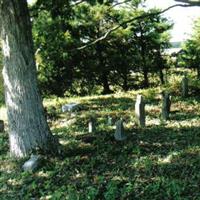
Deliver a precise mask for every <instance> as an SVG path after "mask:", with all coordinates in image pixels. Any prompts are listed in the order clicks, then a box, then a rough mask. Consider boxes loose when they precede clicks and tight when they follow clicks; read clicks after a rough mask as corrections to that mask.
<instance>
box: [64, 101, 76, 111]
mask: <svg viewBox="0 0 200 200" xmlns="http://www.w3.org/2000/svg"><path fill="white" fill-rule="evenodd" d="M79 109H80V104H78V103H69V104H65V105H63V106H62V112H74V111H78V110H79Z"/></svg>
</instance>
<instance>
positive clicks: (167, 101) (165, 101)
mask: <svg viewBox="0 0 200 200" xmlns="http://www.w3.org/2000/svg"><path fill="white" fill-rule="evenodd" d="M170 107H171V96H170V94H169V93H168V92H163V93H162V119H164V120H168V119H169V114H170Z"/></svg>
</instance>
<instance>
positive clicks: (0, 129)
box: [0, 120, 4, 132]
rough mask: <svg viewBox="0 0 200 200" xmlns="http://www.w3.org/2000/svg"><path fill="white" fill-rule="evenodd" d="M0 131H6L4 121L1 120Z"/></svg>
mask: <svg viewBox="0 0 200 200" xmlns="http://www.w3.org/2000/svg"><path fill="white" fill-rule="evenodd" d="M0 132H4V121H3V120H0Z"/></svg>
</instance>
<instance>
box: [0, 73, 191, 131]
mask: <svg viewBox="0 0 200 200" xmlns="http://www.w3.org/2000/svg"><path fill="white" fill-rule="evenodd" d="M181 92H182V96H183V97H187V96H188V78H187V74H186V73H185V74H184V77H183V79H182V81H181ZM170 105H171V100H170V96H169V94H168V93H163V104H162V118H163V119H164V120H167V119H168V118H169V112H170ZM78 106H79V105H78V104H74V103H71V104H67V105H64V106H63V107H62V111H63V112H66V111H70V112H72V111H73V109H77V107H78ZM144 106H145V103H144V100H143V97H142V96H141V95H140V96H138V97H137V101H136V104H135V115H136V120H137V123H138V124H139V126H142V127H143V126H145V109H144ZM111 121H112V118H108V123H110V124H111V123H112V122H111ZM93 124H94V121H93V119H91V120H90V122H89V132H90V133H91V132H94V126H93ZM0 132H4V121H3V120H0Z"/></svg>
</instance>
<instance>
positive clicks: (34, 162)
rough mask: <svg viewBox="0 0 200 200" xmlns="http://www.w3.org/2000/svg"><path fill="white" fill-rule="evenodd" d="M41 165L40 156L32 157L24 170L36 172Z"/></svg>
mask: <svg viewBox="0 0 200 200" xmlns="http://www.w3.org/2000/svg"><path fill="white" fill-rule="evenodd" d="M40 165H41V157H40V156H39V155H31V158H30V159H29V160H27V161H26V162H25V163H24V164H23V166H22V169H23V170H24V171H29V172H34V171H36V170H37V169H38V168H39V167H40Z"/></svg>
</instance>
